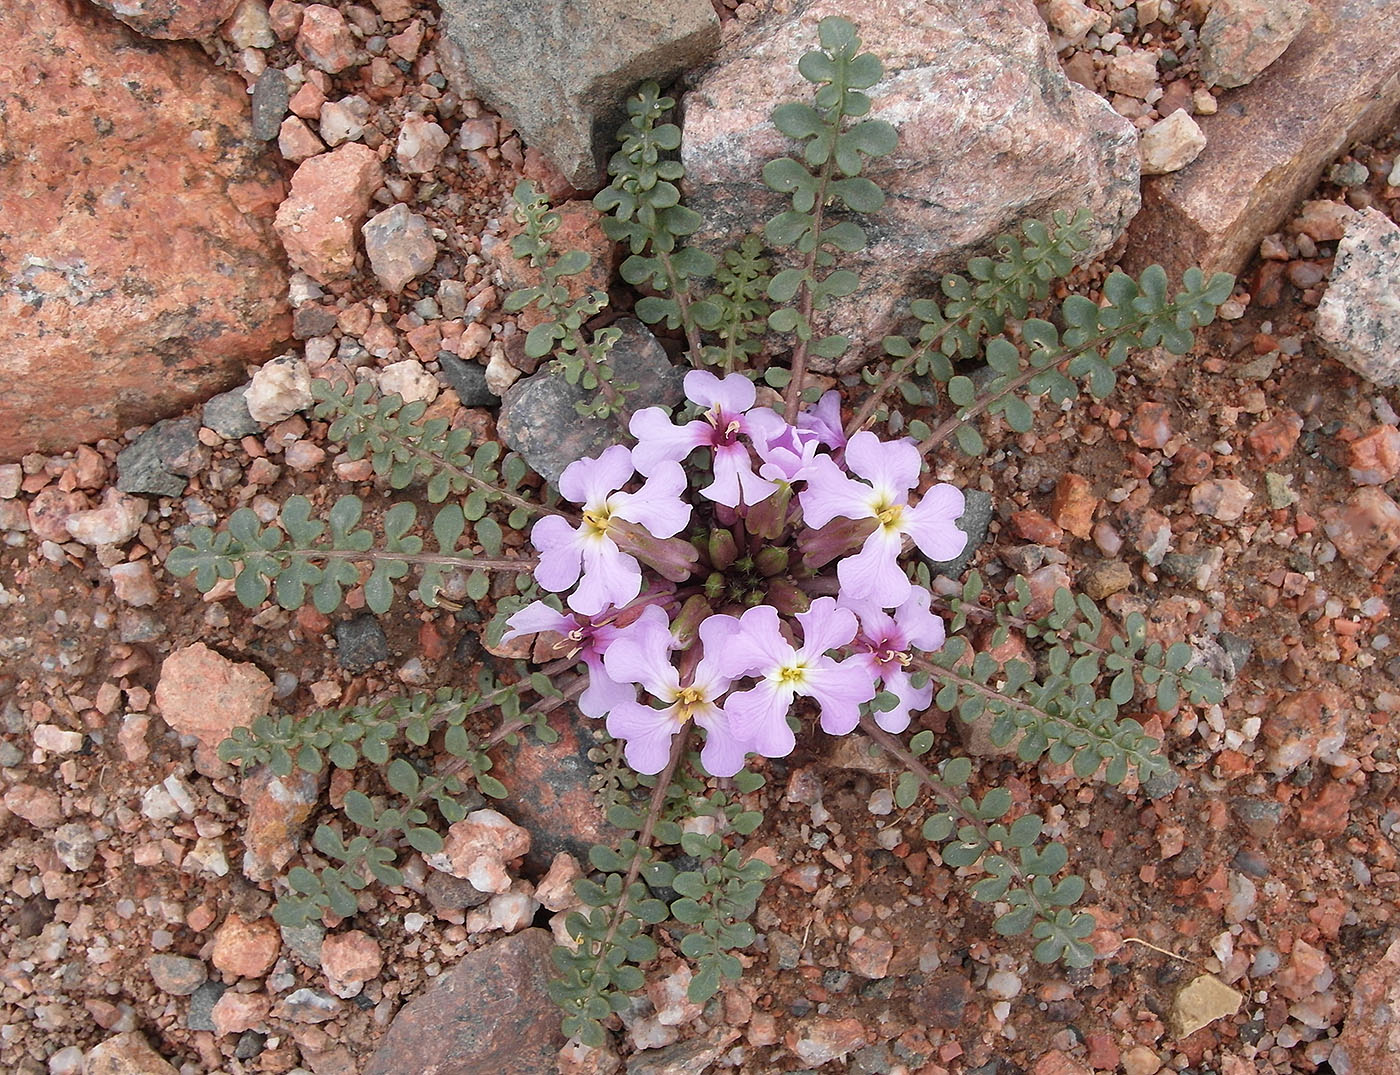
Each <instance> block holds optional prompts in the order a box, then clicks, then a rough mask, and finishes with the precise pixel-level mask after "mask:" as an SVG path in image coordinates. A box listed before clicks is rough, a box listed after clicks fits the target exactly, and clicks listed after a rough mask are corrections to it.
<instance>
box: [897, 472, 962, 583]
mask: <svg viewBox="0 0 1400 1075" xmlns="http://www.w3.org/2000/svg"><path fill="white" fill-rule="evenodd" d="M966 506H967V505H966V501H965V500H964V498H963V494H962V490H961V489H958V488H957V487H955V486H952V485H947V484H940V485H935V486H934V487H933V488H932V489H930V490H929V491H928V492H926V493H925V494H924V495H923V497H922V498H921V499H920V500H919V502H918V503H917V504H915V505H913V506H912V507H909V508H906V509H905V510H904V516H903V518H902V520H901V523H902V525H901V527H900V528H901V529H902V530H903V531H904V532H905V533H906V534H908V535H909V536H910V537H912V538H913V539H914V544H915V545H917V546H918V547H919V551H920V552H921V553H923V554H924V555H925V556H927V557H928V558H929V559H930V560H932V561H933V562H934V563H943V562H944V561H947V560H953V559H956V558H957V557H958V556H960V555H962V551H963V549H965V548H967V535H966V534H965V533H963V531H961V530H959V529H958V527H957V520H958V519H959V518H961V517H962V513H963V511H964V510H965V509H966Z"/></svg>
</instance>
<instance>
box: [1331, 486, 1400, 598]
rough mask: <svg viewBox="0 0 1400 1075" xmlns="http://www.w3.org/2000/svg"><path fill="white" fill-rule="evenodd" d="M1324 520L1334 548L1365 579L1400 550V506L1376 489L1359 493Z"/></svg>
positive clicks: (1333, 509)
mask: <svg viewBox="0 0 1400 1075" xmlns="http://www.w3.org/2000/svg"><path fill="white" fill-rule="evenodd" d="M1322 518H1323V520H1324V522H1325V524H1326V525H1325V529H1326V531H1327V536H1328V537H1329V538H1331V539H1332V544H1334V545H1336V546H1337V551H1338V552H1339V553H1341V554H1342V556H1343V557H1345V558H1346V560H1347V562H1348V563H1349V564H1351V566H1352V567H1353V568H1355V569H1356V571H1358V572H1359V573H1361V574H1362V575H1366V576H1371V575H1374V574H1375V573H1376V572H1377V571H1379V570H1380V569H1381V565H1382V564H1383V563H1385V562H1386V560H1388V559H1389V558H1390V554H1391V553H1393V552H1395V550H1396V549H1400V504H1397V503H1396V502H1395V501H1394V500H1392V499H1391V498H1390V497H1388V496H1386V494H1385V492H1384V491H1382V490H1381V489H1378V488H1376V487H1375V486H1374V485H1367V486H1363V487H1362V488H1360V489H1358V490H1357V491H1356V492H1354V493H1352V495H1351V499H1350V500H1348V501H1347V502H1346V504H1344V505H1343V506H1341V507H1338V508H1329V509H1327V510H1326V511H1324V512H1323V513H1322Z"/></svg>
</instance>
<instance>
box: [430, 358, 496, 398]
mask: <svg viewBox="0 0 1400 1075" xmlns="http://www.w3.org/2000/svg"><path fill="white" fill-rule="evenodd" d="M437 359H438V365H439V366H441V367H442V373H441V374H440V376H441V377H442V379H443V380H444V381H446V382H447V383H448V385H449V386H451V388H452V390H453V391H454V392H456V393H457V398H458V399H460V400H461V401H462V406H463V407H495V406H498V405H499V404H500V402H501V401H500V399H499V398H498V397H497V396H496V393H495V392H492V391H491V389H489V388H487V387H486V367H485V366H483V365H481V363H479V362H464V361H463V360H462V359H460V358H458V357H457V356H456V355H454V354H453V353H452V352H451V351H439V352H438V356H437Z"/></svg>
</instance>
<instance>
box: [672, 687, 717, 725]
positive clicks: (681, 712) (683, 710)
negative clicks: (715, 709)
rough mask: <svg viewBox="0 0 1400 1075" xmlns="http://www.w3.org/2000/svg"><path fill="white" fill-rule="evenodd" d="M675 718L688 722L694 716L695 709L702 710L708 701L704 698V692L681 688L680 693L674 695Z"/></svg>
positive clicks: (695, 688)
mask: <svg viewBox="0 0 1400 1075" xmlns="http://www.w3.org/2000/svg"><path fill="white" fill-rule="evenodd" d="M675 705H676V717H677V718H678V719H680V720H689V719H690V718H691V717H692V716H694V715H695V711H696V710H697V709H704V708H705V707H707V706H708V705H709V699H708V698H706V697H705V692H704V691H703V690H701V689H700V688H699V687H682V688H681V689H680V693H679V694H677V695H676V703H675Z"/></svg>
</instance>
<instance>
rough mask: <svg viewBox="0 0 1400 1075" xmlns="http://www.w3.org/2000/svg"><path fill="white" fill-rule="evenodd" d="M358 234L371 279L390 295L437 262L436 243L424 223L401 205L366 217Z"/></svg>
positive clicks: (400, 289) (423, 219)
mask: <svg viewBox="0 0 1400 1075" xmlns="http://www.w3.org/2000/svg"><path fill="white" fill-rule="evenodd" d="M361 231H362V232H363V234H364V237H365V253H366V254H368V255H369V263H370V267H371V268H372V269H374V275H375V277H376V278H378V280H379V282H380V283H381V284H383V285H384V287H385V289H386V290H388V291H391V292H393V293H394V294H398V293H399V292H400V291H402V290H403V289H404V286H405V285H406V284H407V283H408V282H409V281H410V280H413V279H415V278H416V277H419V276H422V275H423V274H424V273H425V272H427V271H428V270H429V269H431V268H432V267H433V262H435V261H436V260H437V243H435V242H434V241H433V236H432V231H431V229H430V228H429V227H428V221H427V220H426V219H425V218H424V217H421V216H419V215H418V214H417V213H413V212H410V211H409V208H408V206H406V205H404V204H403V203H402V202H398V203H397V204H395V205H393V206H391V207H390V208H388V209H385V210H384V212H382V213H376V214H375V215H374V216H372V217H370V218H369V220H368V221H366V223H365V226H364V227H363V228H362V229H361Z"/></svg>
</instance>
